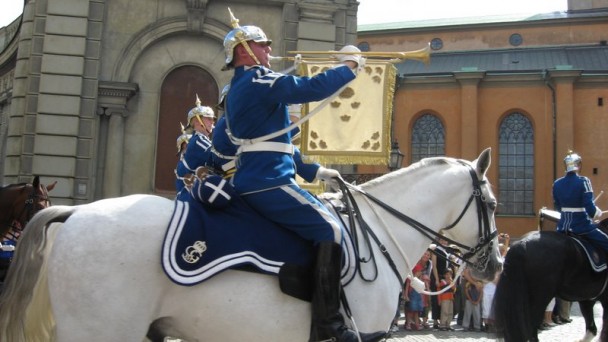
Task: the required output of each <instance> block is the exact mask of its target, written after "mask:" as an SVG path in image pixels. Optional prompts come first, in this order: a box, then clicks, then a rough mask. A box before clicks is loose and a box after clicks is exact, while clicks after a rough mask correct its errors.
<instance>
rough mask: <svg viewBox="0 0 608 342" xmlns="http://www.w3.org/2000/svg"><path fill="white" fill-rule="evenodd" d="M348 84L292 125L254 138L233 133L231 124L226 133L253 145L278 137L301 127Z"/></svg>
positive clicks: (242, 142) (234, 140)
mask: <svg viewBox="0 0 608 342" xmlns="http://www.w3.org/2000/svg"><path fill="white" fill-rule="evenodd" d="M347 86H348V84H345V85H344V86H342V87H341V88H340V89H338V91H336V92H335V93H333V94H332V95H331V96H330V97H328V98H326V99H325V100H323V102H321V104H320V105H319V106H318V107H317V108H315V109H314V110H313V111H311V112H309V113H308V114H306V115H304V116H303V117H302V118H301V119H300V120H298V121H297V122H294V123H292V124H291V125H289V126H287V127H285V128H283V129H280V130H278V131H276V132H274V133H270V134H267V135H264V136H261V137H257V138H253V139H241V138H237V137H235V136H234V135H232V133H231V132H230V130H229V127H230V125H228V124H227V125H226V134H228V137H229V138H230V141H231V142H232V143H233V144H235V145H252V144H255V143H257V142H262V141H267V140H270V139H273V138H276V137H278V136H280V135H283V134H285V133H287V132H290V131H292V130H293V129H294V128H296V127H299V126H300V125H302V124H303V123H305V122H306V121H308V120H310V119H311V118H312V117H313V116H314V115H316V114H317V113H319V112H320V111H321V110H322V109H323V108H325V107H326V106H327V105H328V104H329V103H330V102H331V100H333V99H334V98H335V97H336V96H338V95H339V94H340V93H341V92H342V91H343V90H344V89H345V88H346V87H347ZM226 122H228V120H226Z"/></svg>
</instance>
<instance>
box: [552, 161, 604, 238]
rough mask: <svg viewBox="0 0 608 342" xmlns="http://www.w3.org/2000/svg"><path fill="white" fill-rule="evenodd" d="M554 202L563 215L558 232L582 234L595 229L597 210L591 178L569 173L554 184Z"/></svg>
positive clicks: (558, 224) (556, 208)
mask: <svg viewBox="0 0 608 342" xmlns="http://www.w3.org/2000/svg"><path fill="white" fill-rule="evenodd" d="M553 202H554V205H555V210H557V211H559V212H560V213H561V218H560V220H559V222H558V223H557V230H558V231H571V232H573V233H576V234H580V233H586V232H588V231H590V230H593V229H594V228H595V226H594V225H593V221H592V218H593V217H594V215H595V211H596V210H597V209H596V206H595V203H594V202H593V189H592V188H591V181H590V180H589V178H587V177H584V176H579V175H578V174H577V173H576V172H568V173H567V174H566V175H565V176H564V177H562V178H560V179H558V180H556V181H555V182H554V183H553Z"/></svg>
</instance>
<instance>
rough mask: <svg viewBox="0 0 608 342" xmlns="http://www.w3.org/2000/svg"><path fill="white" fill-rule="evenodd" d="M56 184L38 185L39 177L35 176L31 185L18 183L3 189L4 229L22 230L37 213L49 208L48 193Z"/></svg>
mask: <svg viewBox="0 0 608 342" xmlns="http://www.w3.org/2000/svg"><path fill="white" fill-rule="evenodd" d="M56 184H57V182H56V181H55V182H54V183H53V184H51V185H49V186H44V185H43V184H41V183H40V177H39V176H35V177H34V181H33V182H32V183H31V184H29V183H20V184H13V185H9V186H7V187H5V188H3V192H2V197H3V198H2V207H3V210H2V211H3V212H5V215H4V219H3V222H4V224H5V225H6V229H11V228H13V229H15V228H16V229H18V230H21V229H23V227H25V225H26V224H27V222H29V220H31V219H32V217H33V216H34V215H35V214H36V213H37V212H39V211H40V210H42V209H44V208H48V207H49V206H51V201H50V199H49V191H51V190H53V188H54V187H55V185H56Z"/></svg>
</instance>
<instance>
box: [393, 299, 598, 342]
mask: <svg viewBox="0 0 608 342" xmlns="http://www.w3.org/2000/svg"><path fill="white" fill-rule="evenodd" d="M594 317H595V324H596V325H597V327H598V331H599V330H601V329H602V319H601V317H602V306H601V305H600V304H599V303H597V304H596V305H595V307H594ZM570 318H572V322H571V323H568V324H562V325H556V326H555V327H552V328H550V329H548V330H544V331H541V333H540V334H539V335H538V338H539V339H540V341H541V342H553V341H559V342H561V341H576V340H579V339H581V338H582V337H583V335H584V334H585V320H584V319H583V316H581V312H580V310H579V307H578V304H577V303H574V304H572V311H571V316H570ZM455 324H456V322H454V323H453V325H455ZM438 340H450V341H475V342H483V341H496V337H495V336H493V335H491V334H488V333H485V332H470V331H462V330H461V331H458V330H457V331H439V330H433V329H428V330H421V331H415V332H414V331H405V330H403V320H400V321H399V331H398V332H396V333H393V334H392V337H391V338H389V339H387V340H386V341H387V342H401V341H408V342H412V341H438ZM597 340H598V339H597V338H595V339H593V341H597Z"/></svg>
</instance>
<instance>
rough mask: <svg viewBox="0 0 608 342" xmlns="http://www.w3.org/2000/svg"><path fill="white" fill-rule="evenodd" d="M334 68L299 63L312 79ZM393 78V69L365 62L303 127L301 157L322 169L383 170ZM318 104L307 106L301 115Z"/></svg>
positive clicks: (328, 64) (383, 63) (387, 152)
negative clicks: (343, 166)
mask: <svg viewBox="0 0 608 342" xmlns="http://www.w3.org/2000/svg"><path fill="white" fill-rule="evenodd" d="M335 66H336V63H331V62H319V63H314V62H306V61H303V62H302V64H301V68H302V69H301V71H300V72H301V73H302V74H304V75H307V76H314V75H316V74H318V73H320V72H323V71H325V70H327V69H328V68H333V67H335ZM396 75H397V69H396V68H395V66H394V65H393V64H392V63H390V62H388V61H370V60H368V61H367V64H366V65H365V67H364V68H363V70H360V71H359V74H358V76H357V78H356V79H355V80H353V81H352V82H350V83H349V84H348V85H347V86H346V88H344V90H343V91H342V92H341V93H340V94H338V95H337V96H335V97H334V98H333V99H331V100H329V101H330V103H329V104H327V105H326V106H325V107H324V108H323V109H321V111H320V112H319V113H317V114H316V115H315V116H313V117H312V118H311V119H310V120H309V121H307V122H305V123H304V124H303V125H302V134H301V142H300V145H301V146H300V150H301V151H302V153H303V154H305V155H307V156H309V157H313V158H314V159H315V160H317V161H318V162H320V163H323V164H362V165H388V160H389V155H390V149H391V142H390V129H391V115H392V110H393V95H394V93H395V80H396ZM320 104H321V102H311V103H308V104H307V105H306V106H304V108H303V110H304V111H305V113H309V112H311V111H313V110H315V109H316V108H317V107H318V106H319V105H320Z"/></svg>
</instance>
